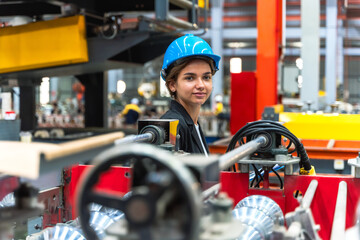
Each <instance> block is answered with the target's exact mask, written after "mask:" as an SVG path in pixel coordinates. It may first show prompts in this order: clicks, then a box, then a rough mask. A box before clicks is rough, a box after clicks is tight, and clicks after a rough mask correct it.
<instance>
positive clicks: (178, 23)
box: [166, 14, 198, 29]
mask: <svg viewBox="0 0 360 240" xmlns="http://www.w3.org/2000/svg"><path fill="white" fill-rule="evenodd" d="M166 22H167V23H169V24H171V25H173V26H175V27H179V28H184V29H198V26H197V25H196V24H195V23H190V22H186V21H184V20H181V19H179V18H176V17H174V16H172V15H170V14H169V15H168V16H167V17H166Z"/></svg>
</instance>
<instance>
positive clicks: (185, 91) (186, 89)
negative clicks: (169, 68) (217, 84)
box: [169, 59, 212, 106]
mask: <svg viewBox="0 0 360 240" xmlns="http://www.w3.org/2000/svg"><path fill="white" fill-rule="evenodd" d="M169 88H170V90H171V91H172V92H175V91H176V100H177V101H179V102H180V103H181V104H182V105H188V106H195V105H199V106H201V105H202V104H203V103H204V102H205V101H206V100H207V99H208V97H209V96H210V94H211V91H212V74H211V68H210V65H209V64H208V63H207V62H206V61H204V60H200V59H195V60H192V61H191V62H190V63H189V64H188V65H186V67H185V68H183V69H182V70H181V71H180V73H179V75H178V78H177V80H176V81H173V82H171V83H170V84H169Z"/></svg>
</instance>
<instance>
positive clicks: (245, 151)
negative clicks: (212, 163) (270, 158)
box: [219, 136, 267, 170]
mask: <svg viewBox="0 0 360 240" xmlns="http://www.w3.org/2000/svg"><path fill="white" fill-rule="evenodd" d="M266 142H267V139H266V137H264V136H259V137H258V138H255V139H254V140H251V141H250V142H247V143H245V144H244V145H241V146H240V147H238V148H235V149H234V150H232V151H230V152H227V153H225V154H223V155H222V156H221V157H220V159H219V168H220V170H225V169H228V168H229V167H231V166H232V165H234V164H235V163H237V162H238V161H239V160H240V159H242V158H244V157H246V156H248V155H250V154H252V153H254V152H255V151H256V150H258V149H259V148H260V147H261V146H263V145H265V144H266Z"/></svg>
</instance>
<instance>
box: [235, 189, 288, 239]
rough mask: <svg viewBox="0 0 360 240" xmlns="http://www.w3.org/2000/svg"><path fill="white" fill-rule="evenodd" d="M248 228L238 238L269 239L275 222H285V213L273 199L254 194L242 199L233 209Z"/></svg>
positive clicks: (236, 216)
mask: <svg viewBox="0 0 360 240" xmlns="http://www.w3.org/2000/svg"><path fill="white" fill-rule="evenodd" d="M232 213H233V216H234V217H235V219H238V220H240V222H242V223H243V224H244V225H245V226H246V228H245V231H244V232H243V233H242V235H241V236H239V237H238V238H237V239H238V240H240V239H268V238H269V237H270V235H271V234H272V232H273V228H274V225H275V224H280V225H283V224H284V216H283V213H282V211H281V209H280V207H279V205H278V204H277V203H275V202H274V201H273V200H272V199H270V198H268V197H265V196H260V195H253V196H249V197H246V198H244V199H243V200H241V201H240V202H239V203H238V204H237V205H236V206H235V208H234V210H233V211H232Z"/></svg>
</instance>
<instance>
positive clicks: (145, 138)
mask: <svg viewBox="0 0 360 240" xmlns="http://www.w3.org/2000/svg"><path fill="white" fill-rule="evenodd" d="M153 138H154V135H153V134H152V133H144V134H139V135H129V136H127V137H124V138H120V139H117V140H115V145H118V144H125V143H134V142H150V141H152V140H153Z"/></svg>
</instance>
